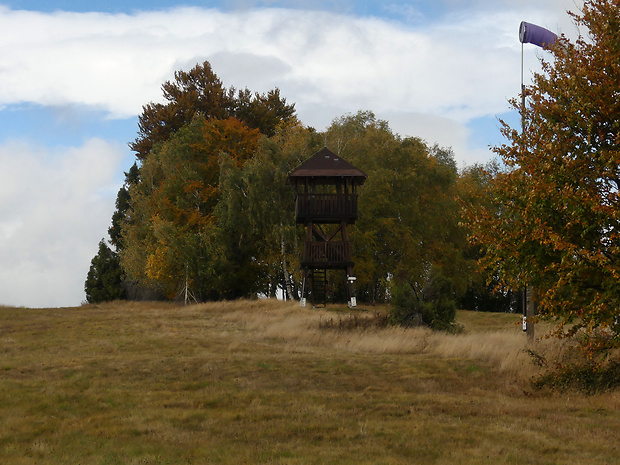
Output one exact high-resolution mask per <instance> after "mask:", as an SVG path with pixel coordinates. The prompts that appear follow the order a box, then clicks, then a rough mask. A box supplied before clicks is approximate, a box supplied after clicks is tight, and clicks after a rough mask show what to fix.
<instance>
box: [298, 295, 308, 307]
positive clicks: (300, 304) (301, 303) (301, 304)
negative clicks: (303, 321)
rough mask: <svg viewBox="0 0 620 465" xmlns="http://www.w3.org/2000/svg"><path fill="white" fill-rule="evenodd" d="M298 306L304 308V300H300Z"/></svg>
mask: <svg viewBox="0 0 620 465" xmlns="http://www.w3.org/2000/svg"><path fill="white" fill-rule="evenodd" d="M299 306H300V307H305V306H306V298H305V297H304V298H302V299H301V301H300V302H299Z"/></svg>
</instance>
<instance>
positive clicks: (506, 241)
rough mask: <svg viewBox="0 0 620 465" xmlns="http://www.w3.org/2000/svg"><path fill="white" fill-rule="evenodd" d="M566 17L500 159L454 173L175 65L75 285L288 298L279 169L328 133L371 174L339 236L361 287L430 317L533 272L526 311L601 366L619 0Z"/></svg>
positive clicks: (612, 263) (293, 277)
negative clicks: (353, 217) (572, 36)
mask: <svg viewBox="0 0 620 465" xmlns="http://www.w3.org/2000/svg"><path fill="white" fill-rule="evenodd" d="M572 17H573V19H574V22H575V24H576V25H577V26H578V27H581V28H582V30H586V31H587V34H588V36H587V37H583V36H580V37H579V39H578V40H577V41H575V42H571V41H570V40H568V39H567V38H566V37H564V36H562V37H560V38H559V40H558V41H557V43H556V44H555V45H554V46H553V47H552V48H551V54H552V59H551V60H550V61H545V59H544V57H542V58H541V62H542V72H541V73H538V74H535V75H534V79H533V83H532V85H530V86H528V87H527V88H526V89H525V90H524V93H525V94H526V96H527V99H526V101H527V103H526V105H525V106H521V104H520V102H519V101H518V100H517V99H514V100H513V101H512V105H513V107H514V109H515V110H517V111H518V112H520V114H521V116H522V121H523V126H522V127H519V128H512V127H510V126H509V125H508V124H506V123H503V122H502V124H503V128H502V133H503V134H504V136H505V137H506V142H505V143H504V144H502V145H501V146H499V147H495V148H494V151H495V153H496V154H497V156H498V159H497V161H495V162H492V163H489V164H488V165H486V166H471V167H467V168H465V169H462V170H458V169H457V166H456V163H455V161H454V156H453V153H452V151H451V149H449V148H442V147H438V146H436V145H429V144H427V143H426V142H424V141H423V140H421V139H419V138H415V137H405V138H403V137H400V136H399V135H398V134H395V133H393V132H392V131H391V129H390V128H389V126H388V124H387V123H386V122H385V121H381V120H379V119H377V118H376V117H375V116H374V114H373V113H372V112H369V111H363V112H359V113H357V114H354V115H345V116H341V117H339V118H336V119H334V120H333V123H332V124H331V126H330V127H329V128H327V129H326V130H325V131H323V132H318V131H316V130H315V129H313V128H311V127H306V126H304V125H303V123H302V122H301V121H299V119H298V118H297V115H296V113H295V108H294V105H293V104H289V103H287V102H286V100H285V99H284V98H282V97H281V95H280V92H279V90H278V89H274V90H272V91H270V92H268V93H266V94H258V93H252V92H251V91H249V90H248V89H245V90H236V89H234V88H230V89H226V88H225V87H224V86H223V84H222V83H221V81H220V80H219V78H218V77H217V76H216V75H215V73H214V72H213V70H212V69H211V66H210V64H209V63H208V62H205V63H202V64H200V65H197V66H196V67H195V68H194V69H192V70H191V71H189V72H183V71H179V72H177V73H176V74H175V79H174V80H173V81H170V82H166V83H165V84H164V85H163V87H162V90H163V94H164V97H165V98H166V100H167V102H168V103H166V104H148V105H146V106H145V107H144V109H143V113H142V115H141V116H140V120H139V132H138V138H137V139H136V141H135V142H134V143H133V144H131V147H132V149H133V150H134V151H135V152H136V157H137V163H136V165H134V167H133V168H132V169H131V170H129V172H128V173H126V182H125V185H124V186H123V188H122V189H121V190H120V191H119V194H118V198H117V204H116V206H117V210H116V212H115V213H114V216H113V219H112V227H111V228H110V230H109V234H110V240H109V242H106V241H102V242H101V243H100V249H99V253H98V254H97V256H96V257H95V258H94V259H93V262H92V266H91V270H90V272H89V275H88V279H87V282H86V286H85V288H86V293H87V298H88V300H89V301H91V302H95V301H98V300H106V299H116V298H165V299H185V300H194V301H204V300H213V299H233V298H238V297H250V296H256V295H259V294H262V295H266V296H274V295H275V294H276V292H278V291H279V292H284V293H286V294H287V297H289V298H298V297H299V283H300V279H301V274H300V267H299V256H300V247H301V244H302V243H303V241H302V231H301V228H297V227H296V226H295V221H294V216H293V215H294V192H293V190H292V189H291V188H290V186H288V185H287V182H286V179H287V174H288V173H289V172H290V171H291V170H292V169H294V168H295V167H296V166H298V165H299V164H300V163H301V162H303V161H304V160H305V159H307V158H308V157H310V156H311V155H312V154H313V153H315V152H316V151H318V150H319V149H320V148H322V147H323V146H327V147H328V148H329V149H330V150H332V151H333V152H335V153H337V154H339V155H341V156H342V157H343V158H345V159H346V160H348V161H349V162H351V163H352V164H354V165H355V166H357V167H358V168H360V169H361V170H362V171H364V172H366V173H367V174H368V179H367V181H366V183H365V184H364V185H363V186H362V187H361V188H360V191H359V220H358V221H357V223H356V225H355V226H354V228H353V230H352V232H351V234H350V239H351V242H352V247H353V256H354V260H355V274H356V276H357V282H356V287H357V291H358V300H360V301H365V302H387V301H393V303H395V304H396V307H397V308H400V309H401V310H402V314H400V317H401V318H402V321H405V322H406V321H407V319H408V318H410V317H411V315H412V312H413V313H414V314H415V315H426V314H428V315H430V316H427V317H426V320H427V321H426V323H427V324H429V321H433V319H434V318H439V319H440V320H442V321H449V316H450V315H453V313H454V309H455V308H456V307H457V306H458V307H461V308H469V309H476V310H501V311H507V310H515V309H517V308H518V306H519V303H518V296H519V295H520V290H521V289H523V287H524V286H526V285H531V286H533V287H534V288H535V290H536V300H537V304H538V308H539V311H540V316H541V317H543V318H548V319H552V320H555V321H556V322H557V323H558V327H557V331H556V333H557V335H559V336H561V337H570V338H573V339H574V340H576V341H578V342H579V344H580V347H581V349H582V350H583V354H584V356H585V357H586V358H587V359H588V360H594V359H596V360H598V361H599V362H600V363H599V365H597V366H599V367H600V366H601V365H600V364H601V363H603V361H605V360H609V357H610V354H613V353H615V352H614V350H617V348H618V347H619V346H620V322H619V313H620V312H619V307H620V284H619V283H620V266H619V263H620V260H619V258H620V224H619V221H620V218H619V217H620V214H619V213H618V212H619V211H620V209H619V205H620V204H619V195H620V194H619V192H620V168H619V166H620V97H619V96H620V68H619V65H618V64H619V63H620V46H619V44H620V27H618V25H619V24H620V0H586V2H585V3H584V7H583V10H582V11H581V12H579V13H577V14H572ZM332 288H333V294H334V298H337V297H338V292H339V289H338V284H337V283H335V282H334V283H333V286H332ZM412 309H413V310H412ZM443 314H445V315H448V317H447V318H443V317H441V315H443ZM396 315H397V316H398V315H399V313H398V311H397V312H396ZM439 326H441V325H439Z"/></svg>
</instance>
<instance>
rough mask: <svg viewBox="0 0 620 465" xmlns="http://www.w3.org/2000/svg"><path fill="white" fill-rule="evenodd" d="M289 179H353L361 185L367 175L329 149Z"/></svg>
mask: <svg viewBox="0 0 620 465" xmlns="http://www.w3.org/2000/svg"><path fill="white" fill-rule="evenodd" d="M288 176H289V178H305V177H327V178H334V177H347V178H348V177H352V178H361V179H358V181H359V182H360V184H361V183H362V182H364V180H365V179H366V177H367V176H366V173H364V172H363V171H361V170H359V169H357V168H356V167H355V166H353V165H352V164H351V163H349V162H348V161H346V160H344V159H343V158H341V157H339V156H338V155H336V154H335V153H334V152H332V151H331V150H329V149H328V148H327V147H325V148H323V149H321V150H319V151H318V152H317V153H315V154H314V155H312V156H311V157H310V158H308V159H307V160H306V161H305V162H303V163H302V164H301V165H299V166H298V167H297V168H295V169H294V170H293V171H291V173H290V174H289V175H288Z"/></svg>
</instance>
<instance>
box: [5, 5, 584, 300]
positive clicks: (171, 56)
mask: <svg viewBox="0 0 620 465" xmlns="http://www.w3.org/2000/svg"><path fill="white" fill-rule="evenodd" d="M579 1H580V0H547V1H544V2H541V1H540V0H393V1H392V0H387V1H375V0H364V1H362V0H314V1H301V0H263V1H253V0H230V1H227V0H219V1H218V0H212V1H209V0H202V1H200V0H186V1H171V0H148V1H146V0H88V1H86V0H84V1H77V0H21V1H20V0H14V1H5V0H0V31H2V33H1V34H0V50H1V52H0V304H2V305H7V306H9V305H10V306H25V307H64V306H76V305H80V304H81V303H83V302H84V301H85V299H86V296H85V293H84V281H85V279H86V275H87V273H88V270H89V267H90V262H91V260H92V258H93V257H94V256H95V254H96V253H97V249H98V243H99V241H100V240H101V239H103V238H107V237H108V236H107V230H108V227H109V226H110V224H111V216H112V213H113V211H114V209H115V198H116V193H117V192H118V189H119V188H120V187H121V185H122V183H123V180H124V174H123V173H124V172H125V171H127V170H128V169H129V167H130V166H131V165H132V164H133V163H134V161H135V157H134V155H133V153H132V152H131V150H129V148H128V143H129V142H131V141H133V140H134V139H135V138H136V136H137V130H138V115H139V114H140V112H141V110H142V106H143V105H145V104H147V103H149V102H163V98H162V93H161V84H162V83H164V82H165V81H167V80H171V79H173V76H174V72H175V71H176V70H180V69H183V70H186V71H188V70H189V69H191V68H192V67H194V66H195V65H196V64H197V63H202V62H203V61H205V60H208V61H209V62H210V63H211V65H212V67H213V70H214V71H215V73H216V74H217V75H218V76H219V77H220V79H221V80H222V82H223V84H224V85H225V86H226V87H230V86H234V87H236V88H246V87H247V88H249V89H250V90H252V91H253V92H261V93H262V92H267V91H269V90H271V89H273V88H276V87H277V88H279V89H280V91H281V95H282V96H283V97H284V98H286V99H287V101H288V102H289V103H295V107H296V110H297V115H298V116H299V118H300V119H301V121H302V122H303V123H304V124H305V125H308V126H312V127H314V128H316V129H317V130H323V129H325V128H327V127H328V126H329V125H330V123H331V122H332V121H333V120H334V119H335V118H338V117H340V116H343V115H346V114H355V113H357V112H358V111H359V110H370V111H373V112H374V113H375V115H376V116H377V117H378V118H379V119H382V120H385V121H387V122H388V123H389V126H390V128H391V129H392V130H393V131H394V132H395V133H398V134H400V135H401V136H403V137H405V136H416V137H420V138H422V139H424V140H425V141H426V142H427V143H428V144H429V145H434V144H438V145H440V146H442V147H451V148H452V150H453V151H454V155H455V158H456V160H457V162H458V165H459V167H461V168H463V167H465V166H468V165H471V164H473V163H485V162H487V161H489V160H491V159H492V157H493V154H492V152H491V151H490V150H489V147H492V146H496V145H499V144H501V143H502V142H503V139H502V136H501V134H500V132H499V122H498V119H499V118H502V119H504V120H506V121H507V122H509V123H511V124H518V116H517V115H516V114H515V112H514V111H511V109H510V105H509V102H508V100H509V99H510V98H513V97H516V96H517V95H518V92H519V89H520V79H521V44H520V42H519V39H518V29H519V24H520V22H521V21H527V22H530V23H534V24H537V25H539V26H542V27H545V28H547V29H549V30H551V31H553V32H556V33H564V34H566V35H567V36H568V37H569V38H572V39H574V38H575V37H576V36H577V34H578V31H577V30H576V27H575V26H574V25H573V23H572V21H571V20H570V17H569V16H568V14H567V11H569V10H570V11H578V9H579V6H580V5H581V3H579ZM543 53H545V52H542V51H541V50H540V49H538V50H537V49H536V47H535V46H532V45H527V44H526V46H525V48H524V63H525V66H524V69H525V70H526V71H525V82H526V84H527V83H528V82H529V80H530V79H531V75H532V72H534V71H536V70H538V69H539V65H538V60H539V58H540V57H541V54H543Z"/></svg>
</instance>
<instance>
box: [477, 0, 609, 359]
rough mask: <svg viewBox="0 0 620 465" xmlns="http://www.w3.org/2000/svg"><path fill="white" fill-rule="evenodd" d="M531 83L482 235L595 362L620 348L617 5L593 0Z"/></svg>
mask: <svg viewBox="0 0 620 465" xmlns="http://www.w3.org/2000/svg"><path fill="white" fill-rule="evenodd" d="M573 18H574V20H575V23H576V24H577V25H578V26H579V28H580V30H581V31H583V33H584V34H586V35H584V36H581V37H579V39H578V40H577V41H575V42H571V41H569V40H568V39H567V38H565V37H561V38H560V39H559V40H558V42H557V43H556V45H555V46H554V47H553V48H552V50H551V52H552V58H551V59H550V60H549V61H546V60H544V59H543V60H542V66H543V71H542V72H541V73H539V74H536V75H535V76H534V80H533V84H532V85H531V86H529V87H528V88H527V89H526V95H527V106H526V107H525V108H524V109H521V108H520V103H519V102H517V101H516V100H515V101H513V106H514V107H515V109H517V110H521V111H522V116H523V121H524V130H523V131H521V128H511V127H509V126H508V125H506V124H504V127H503V133H504V135H505V136H506V137H507V139H508V142H507V143H506V144H505V145H502V146H500V147H497V148H496V149H495V151H496V153H497V154H498V155H499V156H500V157H501V159H502V160H503V162H504V164H505V169H504V170H503V171H501V172H500V173H498V174H497V175H496V176H495V179H494V181H493V189H492V191H493V194H494V198H493V203H492V205H490V206H485V205H483V204H481V205H479V206H478V208H474V209H472V217H471V218H472V220H471V226H472V227H473V229H474V238H475V239H476V240H477V241H478V243H479V244H481V245H482V246H484V248H485V249H486V256H485V261H486V263H487V265H488V266H490V267H491V268H493V269H494V270H495V273H497V276H498V277H499V279H500V281H501V283H502V284H503V285H504V286H506V287H509V288H512V289H518V288H521V287H523V286H525V285H526V284H531V285H533V286H534V288H535V289H536V298H537V301H538V306H539V309H540V312H541V314H542V316H543V317H547V318H551V319H554V320H556V321H557V322H558V323H559V327H558V334H559V335H561V336H575V337H576V340H578V341H580V343H581V347H582V348H583V349H584V351H585V353H586V355H587V356H588V357H589V358H591V359H592V358H596V357H597V356H599V355H600V356H602V357H603V358H604V356H605V355H606V354H607V353H608V352H607V351H608V349H610V348H613V347H617V346H618V345H619V344H620V331H619V325H618V315H619V314H620V279H619V278H620V215H619V212H620V1H619V0H586V2H585V3H584V6H583V10H582V11H581V12H580V13H578V14H575V15H573Z"/></svg>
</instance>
